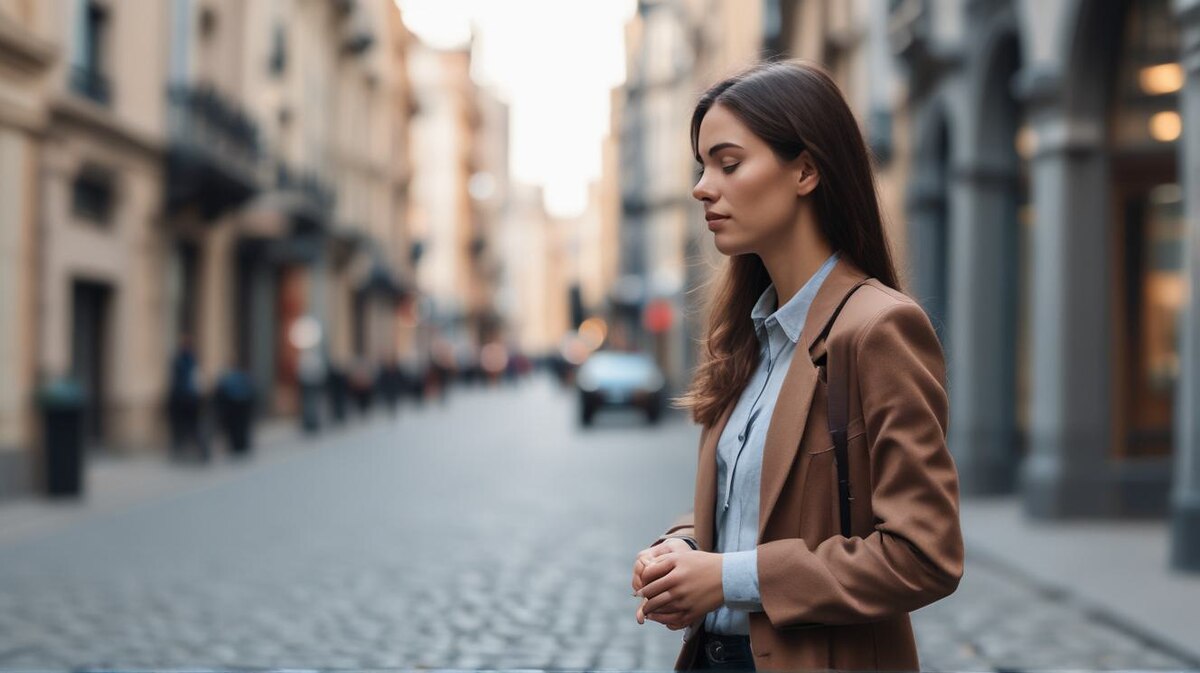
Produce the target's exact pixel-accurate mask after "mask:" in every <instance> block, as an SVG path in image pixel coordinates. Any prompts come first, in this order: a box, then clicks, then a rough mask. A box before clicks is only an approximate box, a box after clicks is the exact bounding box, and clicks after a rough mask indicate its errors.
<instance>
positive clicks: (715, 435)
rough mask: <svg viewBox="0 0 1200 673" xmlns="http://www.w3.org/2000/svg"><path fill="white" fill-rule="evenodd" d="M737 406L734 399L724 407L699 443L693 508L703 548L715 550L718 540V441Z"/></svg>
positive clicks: (697, 540) (699, 541)
mask: <svg viewBox="0 0 1200 673" xmlns="http://www.w3.org/2000/svg"><path fill="white" fill-rule="evenodd" d="M736 406H737V400H734V401H733V402H732V403H730V404H729V405H728V406H726V407H725V411H724V413H722V414H721V418H720V419H718V420H717V422H716V423H715V424H714V425H713V426H712V427H710V428H709V429H708V430H706V431H705V433H704V441H702V442H700V458H699V461H700V462H699V464H698V465H697V466H696V496H695V500H696V501H695V503H694V504H695V508H694V509H693V510H692V512H693V514H692V516H693V519H692V523H694V524H695V533H696V544H698V545H700V549H702V550H704V551H712V550H713V544H714V541H715V539H716V528H715V526H716V521H715V519H714V517H715V516H716V506H717V441H718V440H719V439H720V438H721V433H722V432H723V431H724V430H725V424H726V423H728V422H729V416H730V415H731V414H732V413H733V408H734V407H736Z"/></svg>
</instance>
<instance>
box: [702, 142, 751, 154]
mask: <svg viewBox="0 0 1200 673" xmlns="http://www.w3.org/2000/svg"><path fill="white" fill-rule="evenodd" d="M727 147H736V148H738V149H739V150H741V149H745V148H744V147H742V146H741V145H735V144H733V143H717V144H716V145H713V146H712V147H710V148H708V156H710V157H711V156H714V155H715V154H716V153H717V152H720V151H721V150H723V149H725V148H727Z"/></svg>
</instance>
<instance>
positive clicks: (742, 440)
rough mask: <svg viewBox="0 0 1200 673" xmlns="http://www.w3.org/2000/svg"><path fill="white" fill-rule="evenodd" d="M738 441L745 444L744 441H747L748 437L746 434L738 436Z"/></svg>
mask: <svg viewBox="0 0 1200 673" xmlns="http://www.w3.org/2000/svg"><path fill="white" fill-rule="evenodd" d="M738 441H739V442H744V441H746V435H744V434H740V435H738Z"/></svg>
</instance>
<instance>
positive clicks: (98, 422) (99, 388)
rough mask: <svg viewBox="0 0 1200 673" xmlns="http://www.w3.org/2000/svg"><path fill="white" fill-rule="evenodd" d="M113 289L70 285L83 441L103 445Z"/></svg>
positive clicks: (73, 363)
mask: <svg viewBox="0 0 1200 673" xmlns="http://www.w3.org/2000/svg"><path fill="white" fill-rule="evenodd" d="M111 302H112V288H111V287H110V286H109V285H107V284H105V283H98V282H93V281H84V280H76V281H75V282H74V283H73V284H72V286H71V321H72V322H71V375H72V376H73V377H74V378H75V380H76V381H78V382H79V384H80V387H81V388H82V389H83V393H84V395H85V396H86V397H85V401H84V408H83V432H84V441H85V443H86V444H87V445H88V446H89V447H92V448H96V447H100V446H103V444H104V441H105V438H106V430H107V428H106V427H105V411H106V410H107V409H108V353H109V337H110V331H109V327H110V310H111V306H110V305H111Z"/></svg>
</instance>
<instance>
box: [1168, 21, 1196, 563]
mask: <svg viewBox="0 0 1200 673" xmlns="http://www.w3.org/2000/svg"><path fill="white" fill-rule="evenodd" d="M1175 10H1176V15H1177V16H1178V17H1179V24H1180V37H1181V40H1180V42H1181V44H1182V51H1183V53H1182V64H1183V67H1184V69H1185V71H1186V78H1185V81H1184V85H1183V90H1182V91H1180V94H1179V112H1180V116H1182V117H1183V120H1184V129H1183V137H1182V138H1181V139H1180V143H1179V151H1180V152H1181V161H1180V167H1181V169H1182V170H1181V173H1182V179H1181V180H1180V184H1181V185H1182V186H1183V190H1184V191H1183V200H1184V213H1185V215H1184V216H1185V220H1186V224H1185V226H1186V235H1185V237H1184V240H1185V241H1186V252H1185V259H1184V273H1185V274H1186V277H1187V279H1188V283H1189V285H1190V288H1191V291H1190V293H1189V295H1188V299H1187V303H1186V304H1185V305H1184V309H1183V314H1182V315H1181V316H1180V321H1181V323H1180V330H1179V331H1180V339H1181V343H1180V361H1181V362H1180V365H1181V369H1180V376H1179V391H1178V395H1177V397H1176V401H1175V403H1176V405H1177V406H1176V409H1175V423H1176V426H1175V447H1174V453H1175V470H1174V479H1175V481H1174V484H1173V487H1172V490H1171V565H1172V566H1173V567H1174V568H1177V569H1179V570H1189V571H1193V572H1200V419H1197V413H1198V412H1200V126H1197V123H1200V0H1176V2H1175Z"/></svg>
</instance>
